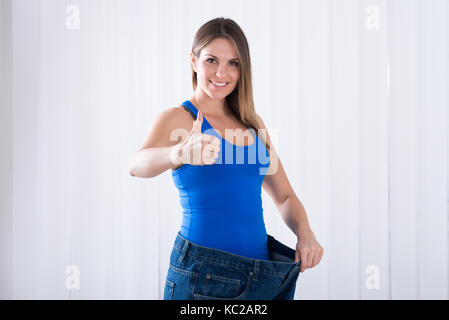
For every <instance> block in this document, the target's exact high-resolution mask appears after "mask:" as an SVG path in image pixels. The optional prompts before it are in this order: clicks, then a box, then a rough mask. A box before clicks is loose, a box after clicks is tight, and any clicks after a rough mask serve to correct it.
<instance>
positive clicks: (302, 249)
mask: <svg viewBox="0 0 449 320" xmlns="http://www.w3.org/2000/svg"><path fill="white" fill-rule="evenodd" d="M323 253H324V249H323V248H322V247H321V246H320V244H319V243H318V241H317V240H316V239H315V235H314V234H313V232H310V233H308V234H306V235H304V236H300V237H298V242H297V243H296V254H295V262H298V261H299V259H301V269H300V272H304V271H305V270H306V269H308V268H313V267H314V266H316V265H317V264H318V263H319V262H320V261H321V257H322V256H323Z"/></svg>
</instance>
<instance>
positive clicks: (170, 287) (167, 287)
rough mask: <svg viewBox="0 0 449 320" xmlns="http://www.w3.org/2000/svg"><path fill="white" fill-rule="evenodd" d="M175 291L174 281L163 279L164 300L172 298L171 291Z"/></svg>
mask: <svg viewBox="0 0 449 320" xmlns="http://www.w3.org/2000/svg"><path fill="white" fill-rule="evenodd" d="M174 292H175V283H173V282H171V281H170V280H168V279H166V280H165V288H164V300H173V293H174Z"/></svg>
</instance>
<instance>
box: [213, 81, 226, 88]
mask: <svg viewBox="0 0 449 320" xmlns="http://www.w3.org/2000/svg"><path fill="white" fill-rule="evenodd" d="M211 82H212V83H213V84H215V85H216V86H220V87H224V86H225V85H227V82H222V83H220V82H215V81H212V80H211Z"/></svg>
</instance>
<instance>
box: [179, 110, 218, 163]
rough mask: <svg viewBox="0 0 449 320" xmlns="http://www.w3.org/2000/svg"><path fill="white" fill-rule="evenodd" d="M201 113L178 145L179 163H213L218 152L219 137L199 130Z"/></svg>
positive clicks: (201, 121)
mask: <svg viewBox="0 0 449 320" xmlns="http://www.w3.org/2000/svg"><path fill="white" fill-rule="evenodd" d="M202 124H203V113H202V112H201V111H200V110H198V116H197V118H196V121H195V123H194V124H193V127H192V130H190V133H189V135H188V136H187V137H186V139H184V140H183V141H182V142H181V143H180V144H179V145H178V152H179V153H178V156H179V158H178V159H179V161H178V162H179V163H183V164H191V165H197V166H198V165H200V166H202V165H205V164H206V165H210V164H214V163H215V160H216V159H217V158H218V153H219V152H220V139H218V138H217V137H214V136H212V135H209V134H203V133H202V132H201V126H202Z"/></svg>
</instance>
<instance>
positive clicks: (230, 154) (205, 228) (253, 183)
mask: <svg viewBox="0 0 449 320" xmlns="http://www.w3.org/2000/svg"><path fill="white" fill-rule="evenodd" d="M182 105H183V106H184V107H185V108H186V110H187V111H189V112H190V113H191V114H192V116H194V118H195V119H196V117H197V114H198V109H197V108H196V107H195V106H194V105H193V104H192V103H191V102H190V101H189V100H186V101H184V102H183V103H182ZM248 130H249V131H250V132H251V133H252V135H253V136H254V139H255V142H254V143H253V144H251V145H249V146H238V145H234V144H232V143H230V142H228V141H227V140H225V139H224V138H223V137H222V136H221V135H220V134H219V133H218V132H217V131H216V130H215V129H214V128H212V126H211V125H210V124H209V122H208V121H207V120H206V118H205V117H204V116H203V124H202V126H201V132H202V133H203V134H209V135H212V136H215V137H217V138H218V139H220V141H221V142H220V152H219V154H218V158H217V159H216V160H215V163H214V164H211V165H206V164H205V165H203V166H201V165H191V164H183V165H181V166H180V167H179V168H177V169H176V170H172V178H173V181H174V183H175V186H176V187H177V188H178V191H179V197H180V202H181V206H182V208H183V216H182V225H181V230H180V234H181V235H182V236H183V237H184V238H186V239H187V240H190V241H192V242H194V243H196V244H198V245H201V246H204V247H209V248H214V249H218V250H222V251H227V252H230V253H233V254H237V255H240V256H244V257H248V258H251V259H260V260H270V259H269V255H268V249H267V232H266V229H265V223H264V220H263V208H262V182H263V179H264V177H265V174H266V172H267V170H268V167H269V164H270V163H269V160H270V159H269V153H268V150H267V149H266V148H265V145H264V143H263V141H262V140H259V138H258V137H257V134H256V133H255V131H254V129H252V128H249V126H248ZM225 137H226V136H225Z"/></svg>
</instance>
